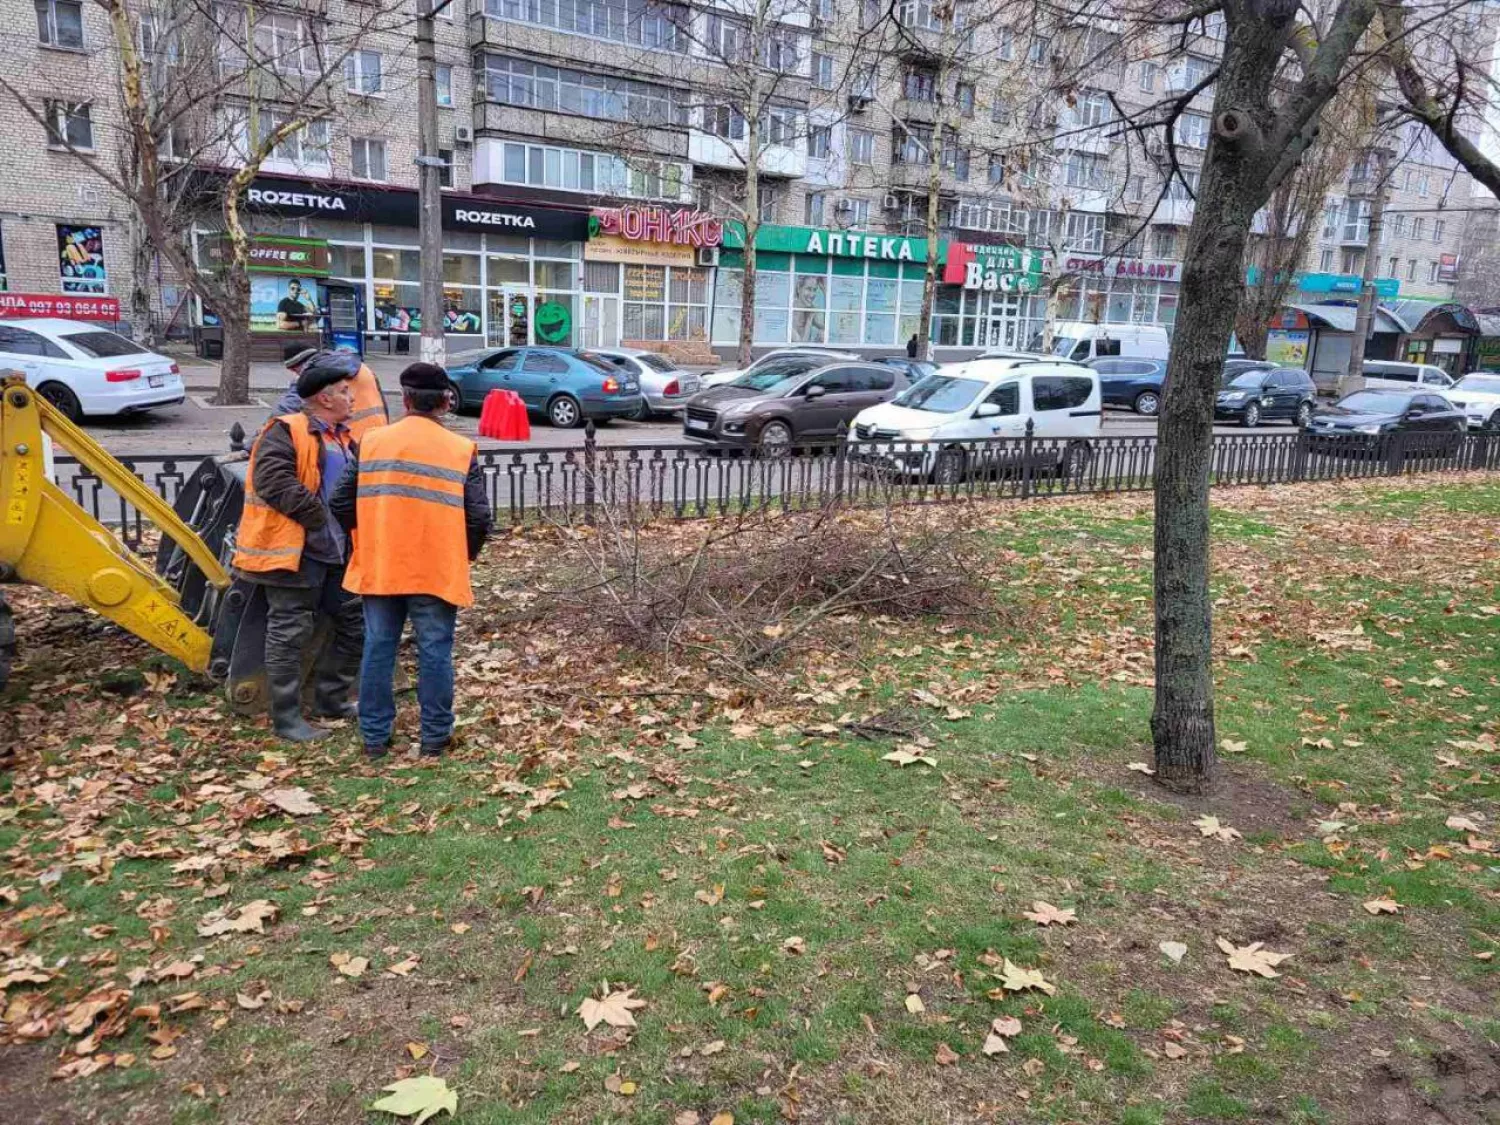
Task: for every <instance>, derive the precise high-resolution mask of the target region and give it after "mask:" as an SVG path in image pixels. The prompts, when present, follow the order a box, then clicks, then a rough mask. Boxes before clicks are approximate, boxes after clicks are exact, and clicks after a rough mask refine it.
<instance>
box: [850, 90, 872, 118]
mask: <svg viewBox="0 0 1500 1125" xmlns="http://www.w3.org/2000/svg"><path fill="white" fill-rule="evenodd" d="M874 100H875V99H874V98H872V97H870V95H869V94H850V95H849V112H850V113H863V112H864V111H865V110H866V109H868V108H869V106H870V103H871V102H872V101H874Z"/></svg>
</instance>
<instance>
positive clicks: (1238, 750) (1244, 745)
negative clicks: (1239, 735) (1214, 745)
mask: <svg viewBox="0 0 1500 1125" xmlns="http://www.w3.org/2000/svg"><path fill="white" fill-rule="evenodd" d="M1249 745H1250V744H1249V743H1248V742H1236V741H1235V740H1234V739H1232V738H1221V739H1219V749H1221V750H1223V751H1224V753H1226V754H1243V753H1244V752H1245V751H1246V749H1248V748H1249Z"/></svg>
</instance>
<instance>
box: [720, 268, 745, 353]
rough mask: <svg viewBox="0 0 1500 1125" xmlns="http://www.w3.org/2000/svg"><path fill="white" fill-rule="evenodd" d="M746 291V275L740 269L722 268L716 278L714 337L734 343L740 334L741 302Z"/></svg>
mask: <svg viewBox="0 0 1500 1125" xmlns="http://www.w3.org/2000/svg"><path fill="white" fill-rule="evenodd" d="M744 291H745V275H744V274H743V273H741V272H740V271H739V270H731V269H723V268H720V270H719V271H718V274H717V276H716V277H715V278H714V339H715V340H716V341H719V342H721V343H726V344H733V343H736V342H738V340H739V336H740V302H741V296H742V294H743V293H744Z"/></svg>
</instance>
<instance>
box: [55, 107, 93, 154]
mask: <svg viewBox="0 0 1500 1125" xmlns="http://www.w3.org/2000/svg"><path fill="white" fill-rule="evenodd" d="M91 112H92V111H91V107H90V105H89V103H88V102H53V101H49V102H47V123H48V124H47V145H48V147H49V148H76V149H92V148H93V147H94V121H93V118H92V116H91Z"/></svg>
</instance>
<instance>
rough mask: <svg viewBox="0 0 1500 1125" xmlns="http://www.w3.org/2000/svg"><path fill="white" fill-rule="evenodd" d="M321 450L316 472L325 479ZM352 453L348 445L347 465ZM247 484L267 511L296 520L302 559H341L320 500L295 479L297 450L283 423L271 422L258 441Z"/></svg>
mask: <svg viewBox="0 0 1500 1125" xmlns="http://www.w3.org/2000/svg"><path fill="white" fill-rule="evenodd" d="M321 448H322V442H321V440H320V441H319V449H320V454H319V461H320V462H321V464H320V466H319V468H320V469H321V470H323V471H324V475H326V465H327V458H326V457H325V456H323V455H322V453H321ZM356 451H357V447H356V446H353V445H351V446H350V449H349V453H350V458H351V459H350V464H353V463H354V461H353V458H354V456H355V454H356ZM250 483H251V486H252V487H253V488H254V489H255V494H256V495H257V496H259V497H260V498H261V499H262V500H263V501H265V503H266V506H267V507H270V508H274V509H275V510H276V511H278V512H280V513H281V514H282V515H284V516H286V517H287V518H288V519H293V520H296V521H297V522H298V523H300V524H301V525H302V527H303V528H304V529H305V530H306V532H307V542H306V544H305V545H304V546H303V554H304V555H306V556H309V557H311V558H314V559H318V560H320V561H323V562H333V561H334V560H342V559H343V558H344V554H345V552H344V546H345V544H344V537H343V536H342V535H340V534H339V529H338V527H337V526H336V525H335V524H333V523H332V522H331V521H330V520H329V518H328V507H327V505H325V504H324V503H323V498H322V497H321V496H319V495H318V494H317V493H315V492H309V491H308V490H307V489H306V488H304V487H303V485H302V481H301V480H300V479H299V478H298V476H297V449H296V446H295V445H293V444H292V432H291V430H289V429H287V427H286V423H285V422H273V423H272V424H271V425H270V426H269V427H268V428H267V429H266V432H265V434H264V435H263V436H262V437H261V438H260V448H259V450H258V451H257V453H256V455H255V478H254V479H253V480H252V481H251V482H250Z"/></svg>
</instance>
